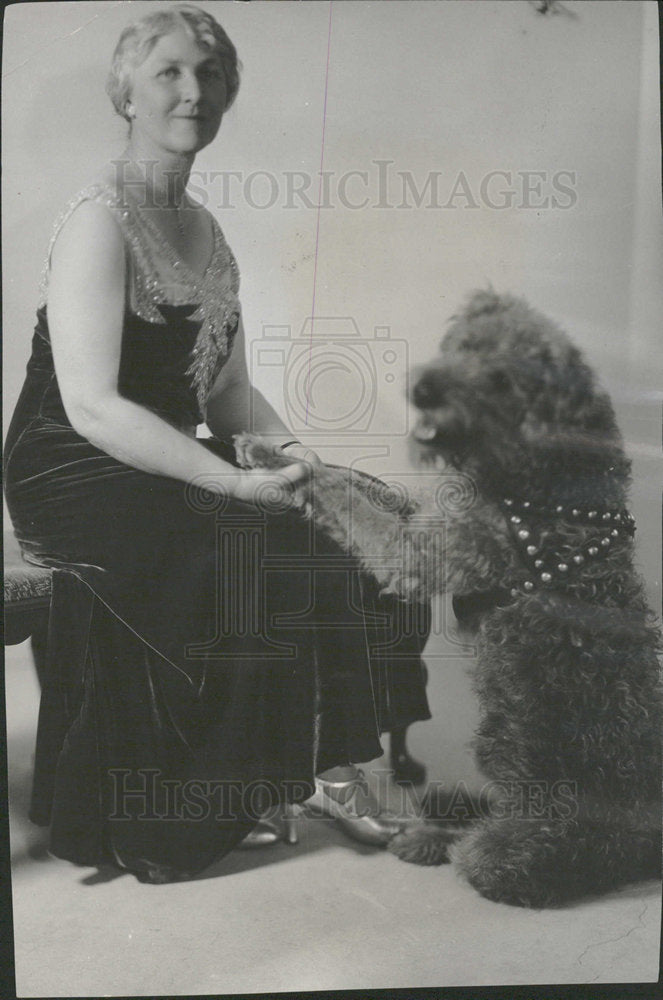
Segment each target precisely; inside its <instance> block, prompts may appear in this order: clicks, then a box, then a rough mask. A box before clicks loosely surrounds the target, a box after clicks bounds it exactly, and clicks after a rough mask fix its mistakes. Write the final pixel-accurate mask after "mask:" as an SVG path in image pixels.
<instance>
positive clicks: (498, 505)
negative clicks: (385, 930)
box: [390, 292, 662, 907]
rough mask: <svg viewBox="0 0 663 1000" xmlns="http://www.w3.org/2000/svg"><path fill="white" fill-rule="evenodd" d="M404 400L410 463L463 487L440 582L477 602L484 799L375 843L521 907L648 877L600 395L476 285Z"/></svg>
mask: <svg viewBox="0 0 663 1000" xmlns="http://www.w3.org/2000/svg"><path fill="white" fill-rule="evenodd" d="M412 399H413V402H414V404H415V406H416V407H417V408H418V409H419V410H420V421H419V424H418V426H417V429H416V431H415V438H416V439H417V447H418V450H419V452H420V458H421V459H422V461H423V462H433V461H434V460H436V457H437V456H440V455H442V456H444V458H445V459H446V460H447V461H448V462H449V463H451V464H452V465H453V467H455V468H456V469H458V470H462V472H463V473H465V474H468V475H470V476H471V477H472V478H473V480H474V482H475V483H476V487H477V501H476V503H475V504H474V505H473V506H472V507H471V508H470V509H469V510H467V511H466V512H465V513H461V514H460V515H459V516H457V517H455V518H451V519H449V522H448V535H447V549H446V563H447V569H446V581H445V585H446V587H447V588H449V589H451V590H453V592H454V593H455V594H456V595H457V596H458V598H460V601H459V603H460V605H461V606H465V607H471V606H472V602H473V600H474V601H475V604H476V606H477V607H482V611H481V612H480V614H479V615H478V617H479V621H480V624H479V631H478V637H477V642H478V662H477V671H476V689H477V692H478V696H479V699H480V709H481V722H480V725H479V728H478V733H477V736H476V743H475V746H476V755H477V759H478V762H479V765H480V766H481V768H482V770H483V772H484V773H485V775H486V776H487V777H488V778H489V779H492V782H491V784H493V786H494V788H495V789H496V790H497V791H498V792H499V795H498V796H497V799H496V801H495V802H493V804H492V809H491V810H490V811H489V814H488V815H486V816H484V817H483V818H481V819H480V820H479V821H478V822H476V823H474V824H472V825H471V826H470V828H469V830H467V831H465V832H459V831H456V832H453V831H449V830H447V829H445V828H444V827H443V826H437V825H433V824H423V825H421V826H419V827H415V828H410V829H407V830H405V831H404V832H403V833H401V834H399V835H398V836H397V837H396V838H395V839H394V840H393V841H392V842H391V844H390V850H392V851H393V852H394V853H395V854H397V855H398V856H399V857H401V858H403V859H405V860H408V861H413V862H418V863H421V864H439V863H441V862H443V861H447V860H452V861H454V862H455V864H456V866H457V868H458V869H459V870H460V871H461V872H462V873H463V875H465V876H466V877H467V879H468V880H469V881H470V883H471V884H472V885H473V886H475V887H476V888H477V889H478V890H479V892H481V893H482V894H483V895H484V896H487V897H488V898H490V899H493V900H500V901H503V902H507V903H513V904H519V905H523V906H537V907H538V906H550V905H560V904H562V903H564V902H567V901H569V900H570V899H572V898H574V897H578V896H581V895H583V894H586V893H591V892H597V891H605V890H608V889H612V888H616V887H618V886H620V885H623V884H625V883H627V882H629V881H634V880H638V879H642V878H649V877H655V876H657V875H659V874H660V870H661V721H662V712H661V693H660V686H659V685H660V674H659V663H658V659H657V652H658V650H659V636H658V632H657V630H656V628H655V627H654V625H653V623H652V616H651V614H650V612H648V609H647V606H646V602H645V597H644V594H643V588H642V584H641V582H640V580H639V578H638V576H637V575H636V573H635V571H634V568H633V532H634V525H633V521H632V519H631V517H630V515H629V514H628V512H627V510H626V505H627V489H628V482H629V471H630V467H629V462H628V460H627V458H626V456H625V454H624V451H623V448H622V444H621V440H620V435H619V432H618V429H617V426H616V423H615V418H614V414H613V410H612V406H611V403H610V401H609V399H608V397H607V395H606V394H605V393H604V392H602V391H601V390H600V389H599V388H597V386H596V383H595V381H594V378H593V375H592V372H591V371H590V369H589V368H588V366H587V365H586V364H585V363H584V361H583V359H582V356H581V354H580V352H579V351H578V350H577V348H576V347H574V346H573V344H572V343H571V342H570V341H569V339H568V338H567V337H566V336H565V335H564V334H563V333H562V332H561V331H560V330H558V329H557V328H556V327H555V325H554V324H553V323H551V322H549V321H548V320H547V319H546V318H545V317H543V316H541V315H540V314H538V313H536V312H534V311H533V310H532V309H530V307H529V306H528V305H527V304H526V303H525V302H523V301H522V300H519V299H516V298H511V297H508V296H504V297H500V296H498V295H496V294H493V293H492V292H479V293H475V294H474V296H473V297H472V298H471V299H470V301H469V303H468V304H467V306H466V308H465V310H464V311H463V312H462V313H461V314H460V315H459V316H457V317H455V318H454V320H453V321H452V323H451V326H450V329H449V331H448V333H447V335H446V337H445V339H444V340H443V342H442V345H441V353H440V354H439V356H438V357H437V358H435V359H434V360H433V361H432V362H431V364H429V365H428V366H427V367H426V368H424V369H423V370H422V371H421V372H420V373H419V374H418V377H417V379H416V383H415V384H414V388H413V392H412ZM438 460H439V459H438ZM473 595H479V598H480V599H479V600H475V599H474V597H473Z"/></svg>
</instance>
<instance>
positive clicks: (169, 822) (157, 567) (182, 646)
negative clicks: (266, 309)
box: [5, 5, 429, 882]
mask: <svg viewBox="0 0 663 1000" xmlns="http://www.w3.org/2000/svg"><path fill="white" fill-rule="evenodd" d="M238 84H239V78H238V69H237V57H236V53H235V49H234V47H233V45H232V43H231V42H230V40H229V39H228V37H227V35H226V34H225V32H224V31H223V29H222V28H221V27H220V26H219V25H218V24H217V22H216V21H215V20H214V19H213V18H212V17H211V16H210V15H209V14H207V13H205V12H203V11H200V10H198V9H197V8H195V7H192V6H190V5H177V6H175V7H172V8H169V9H168V10H167V11H165V12H164V13H158V14H155V15H149V16H147V17H145V18H143V19H142V20H141V21H139V22H138V23H137V24H136V25H134V26H132V27H130V28H128V29H127V30H126V31H125V32H124V33H123V35H122V36H121V38H120V41H119V43H118V47H117V49H116V52H115V56H114V59H113V65H112V70H111V74H110V78H109V87H108V89H109V94H110V96H111V98H112V100H113V103H114V105H115V108H116V110H117V111H118V112H119V113H120V114H121V115H122V116H123V117H124V118H126V120H127V121H128V122H129V126H130V137H129V143H128V146H127V148H126V150H125V152H124V154H123V155H122V156H121V157H120V158H119V159H118V160H115V161H113V162H112V163H111V164H110V165H109V166H108V167H107V168H106V169H105V170H104V172H103V173H102V174H101V175H100V177H99V179H98V181H97V182H96V183H95V184H93V185H91V186H89V187H87V188H85V189H84V190H83V191H82V192H80V193H79V194H78V195H77V196H76V198H75V199H73V201H72V202H71V203H70V205H69V206H68V208H67V210H66V211H65V213H64V215H63V217H62V218H61V219H60V220H59V222H58V224H57V225H56V228H55V233H54V236H53V240H52V242H51V247H50V250H49V255H48V262H47V272H46V278H45V283H44V289H43V296H42V302H41V305H40V309H39V312H38V324H37V327H36V330H35V335H34V339H33V350H32V356H31V359H30V362H29V364H28V375H27V379H26V383H25V385H24V388H23V392H22V394H21V398H20V400H19V403H18V405H17V409H16V413H15V415H14V419H13V421H12V424H11V427H10V430H9V434H8V439H7V442H6V448H5V484H6V493H7V500H8V504H9V508H10V512H11V516H12V521H13V523H14V526H15V530H16V533H17V536H18V539H19V542H20V544H21V546H22V549H23V552H24V554H25V556H26V558H28V560H30V561H32V562H36V563H38V564H41V565H45V566H50V567H53V569H54V571H55V572H54V574H53V581H54V582H53V587H54V590H53V604H52V614H51V634H50V651H49V656H50V661H49V677H48V682H47V683H46V685H45V688H44V691H43V695H42V705H41V710H40V721H39V732H38V741H37V761H36V771H35V786H34V790H33V806H32V818H33V819H34V820H35V821H36V822H42V823H48V822H50V823H51V850H52V852H53V853H55V854H56V855H58V856H60V857H63V858H68V859H70V860H73V861H76V862H79V863H83V864H99V863H101V862H107V861H112V862H114V863H115V864H117V865H119V866H120V867H122V868H125V869H128V870H130V871H133V872H134V873H135V874H136V875H137V877H138V878H140V879H141V880H143V881H153V882H163V881H169V880H171V879H176V878H182V877H187V876H188V875H190V874H191V873H193V872H196V871H200V870H201V869H203V868H204V867H206V866H207V865H208V864H210V863H211V861H213V860H215V859H216V858H219V857H221V856H222V855H223V854H225V853H226V852H227V851H229V850H231V849H232V848H233V847H235V846H237V845H238V844H239V843H240V841H242V840H243V838H246V837H247V835H249V836H251V833H252V831H253V829H254V828H255V827H256V824H257V822H258V818H259V816H260V814H261V811H262V810H264V809H265V807H266V806H269V805H273V804H274V802H275V801H277V800H280V801H286V802H294V801H302V800H304V799H307V798H309V797H310V796H311V794H312V793H314V794H313V800H314V801H315V803H316V804H317V805H319V806H320V807H321V809H322V811H323V812H324V813H328V814H333V815H335V816H336V817H337V818H339V819H340V820H341V821H342V823H343V824H344V826H345V828H346V830H347V831H348V832H349V833H351V834H352V835H353V836H355V837H357V838H359V839H362V840H367V841H368V842H371V843H385V842H386V841H387V840H388V839H389V837H391V836H392V835H393V833H394V832H396V831H397V829H398V828H399V824H398V823H397V822H396V821H395V819H394V818H393V817H389V816H388V815H386V814H383V813H380V811H379V808H378V806H377V803H376V802H375V801H374V800H373V799H372V797H371V796H370V794H368V792H367V791H366V790H365V789H363V790H362V788H361V784H362V782H361V778H362V774H361V772H360V771H359V770H358V769H357V768H356V766H355V764H354V762H355V761H362V760H370V759H373V758H374V757H376V756H379V755H380V753H381V747H380V744H379V734H380V731H381V730H383V729H386V728H389V727H390V726H392V725H396V724H397V725H405V724H408V723H410V722H412V721H414V720H415V719H421V718H428V717H429V714H428V709H427V705H426V701H425V695H424V693H423V688H422V681H421V669H420V663H419V659H418V654H419V652H420V645H421V642H420V641H419V640H417V639H416V637H415V647H416V648H414V647H413V646H412V636H410V638H409V640H408V637H405V639H404V640H403V642H402V649H401V655H403V651H405V655H409V656H410V661H409V662H410V664H412V663H415V665H416V666H415V670H414V672H413V673H410V674H407V677H408V682H407V683H406V684H403V683H402V678H403V672H402V671H401V673H400V678H401V685H400V688H399V686H398V684H394V677H395V674H394V677H392V676H391V673H392V671H391V669H390V660H389V658H388V657H386V656H385V655H384V654H383V656H382V659H381V660H379V661H378V660H376V659H375V658H374V661H373V663H371V662H370V661H369V657H368V652H367V649H368V645H369V644H371V643H373V644H375V642H376V640H378V641H379V640H380V638H382V645H383V648H385V649H386V648H388V645H389V643H388V642H387V643H386V644H385V641H384V640H385V636H384V635H382V636H381V634H380V632H381V630H382V632H384V631H385V624H384V623H385V621H386V619H385V616H384V611H385V607H386V605H385V604H384V603H382V604H380V601H379V600H378V599H377V597H376V595H375V593H374V592H373V591H372V585H371V584H370V582H369V581H368V580H366V579H365V578H362V579H359V576H358V574H357V573H356V572H355V571H354V567H351V566H350V565H349V561H348V560H347V559H344V558H343V554H342V553H340V552H338V551H337V550H335V549H334V547H333V545H332V544H331V543H329V542H326V541H325V540H324V539H322V538H321V537H319V536H317V535H314V534H313V532H312V528H311V525H310V523H309V522H306V521H305V520H304V519H303V518H302V517H301V516H300V514H298V513H297V511H296V510H294V509H293V508H292V505H291V498H292V493H293V490H294V489H295V487H297V488H298V489H302V488H306V486H307V483H308V481H309V479H310V477H311V475H313V474H314V468H315V466H316V464H317V463H319V461H320V460H319V458H318V457H317V456H316V455H315V454H313V453H312V452H311V451H309V450H308V449H306V448H303V447H302V445H300V444H299V442H296V441H294V440H293V435H292V433H291V431H290V430H289V429H288V427H287V426H286V425H285V424H284V423H283V421H282V420H281V419H280V418H279V417H278V415H277V414H276V413H275V411H274V410H273V409H272V407H271V406H270V405H269V403H268V402H267V401H266V400H265V399H264V397H263V396H262V395H261V394H260V393H259V392H257V391H256V390H255V389H254V388H252V387H251V386H250V384H249V380H248V375H247V369H246V362H245V348H244V331H243V328H242V321H241V311H240V306H239V301H238V298H237V292H238V285H239V276H238V271H237V266H236V264H235V260H234V258H233V255H232V253H231V251H230V249H229V248H228V246H227V244H226V242H225V239H224V237H223V234H222V233H221V230H220V229H219V227H218V224H217V223H216V221H215V220H214V219H213V218H212V216H211V215H209V213H208V212H207V211H206V210H204V209H203V208H202V207H200V206H197V205H195V203H194V202H192V201H191V199H190V198H189V196H188V195H187V193H186V185H187V180H188V177H189V173H190V170H191V167H192V164H193V162H194V158H195V155H196V153H197V152H198V151H199V150H201V149H203V148H204V147H205V146H207V145H208V144H209V143H210V142H211V141H212V140H213V139H214V137H215V135H216V133H217V131H218V129H219V126H220V124H221V120H222V117H223V114H224V112H225V111H226V110H227V108H228V107H229V106H230V104H231V103H232V101H233V100H234V98H235V95H236V93H237V88H238ZM203 421H205V422H206V423H207V425H208V427H209V429H210V430H211V432H212V434H213V438H212V439H211V440H210V441H201V440H197V439H196V437H195V434H196V426H197V425H198V424H200V423H202V422H203ZM249 427H250V428H251V429H252V430H253V431H254V432H256V433H260V434H262V435H265V436H268V437H270V438H272V439H273V440H274V441H276V442H280V443H281V447H282V448H284V449H287V450H288V453H289V454H292V456H293V464H292V465H291V466H289V467H287V468H286V469H285V470H283V471H282V472H280V473H279V474H278V475H277V474H273V473H266V472H258V471H245V470H240V469H238V468H237V467H236V466H235V465H234V464H233V458H232V448H229V447H228V446H227V445H224V443H223V442H224V440H225V441H227V440H229V439H230V438H231V436H232V435H233V434H234V433H237V432H239V431H242V430H245V429H247V428H249ZM313 557H315V559H314V558H313ZM357 591H358V593H357ZM362 606H363V607H364V609H365V610H364V612H363V613H362V612H361V607H362ZM357 607H359V609H360V610H359V611H358V610H357ZM367 608H368V609H372V610H373V612H375V613H374V614H373V615H372V617H371V616H368V617H367V615H366V609H367ZM376 613H377V616H376ZM380 613H381V614H382V618H380V617H379V614H380ZM381 623H382V624H381ZM392 646H393V643H392ZM396 652H398V649H396ZM389 655H390V656H391V653H390V654H389ZM376 681H377V683H376ZM361 813H365V814H366V815H361ZM253 836H254V839H255V841H256V842H265V840H269V839H273V837H274V836H275V834H274V833H273V831H270V830H269V829H265V828H264V827H263V829H260V830H258V833H257V835H256V834H255V832H254V833H253ZM291 839H293V834H292V832H291Z"/></svg>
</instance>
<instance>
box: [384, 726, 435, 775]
mask: <svg viewBox="0 0 663 1000" xmlns="http://www.w3.org/2000/svg"><path fill="white" fill-rule="evenodd" d="M407 730H408V727H407V726H399V727H397V728H396V729H392V731H391V734H390V742H389V754H390V759H391V767H392V770H393V772H394V781H396V782H398V784H399V785H400V784H403V785H422V784H423V783H424V781H425V780H426V767H425V765H424V764H422V763H421V762H420V761H418V760H415V759H414V757H411V756H410V752H409V750H408V748H407V742H406V741H407Z"/></svg>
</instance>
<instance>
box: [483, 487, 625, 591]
mask: <svg viewBox="0 0 663 1000" xmlns="http://www.w3.org/2000/svg"><path fill="white" fill-rule="evenodd" d="M499 506H500V509H501V511H502V513H503V515H504V517H505V519H506V523H507V526H508V529H509V533H510V535H511V537H512V538H513V541H514V544H515V548H516V551H517V552H518V554H519V556H520V559H521V562H522V563H523V564H524V565H525V566H526V567H527V570H528V577H527V579H525V580H524V581H519V582H518V584H517V585H514V586H513V587H511V588H510V594H511V597H513V598H515V597H517V596H518V595H519V594H520V593H525V594H531V593H532V592H533V591H535V590H539V589H547V588H552V589H560V588H563V587H564V585H565V584H566V583H567V582H570V581H571V579H572V578H573V577H574V575H575V573H576V572H577V571H578V570H580V568H581V567H582V566H583V565H585V564H587V563H589V562H595V561H597V560H599V559H601V558H605V557H606V556H607V555H608V554H609V553H610V552H611V551H612V549H613V547H614V546H615V545H616V544H618V542H619V541H620V539H621V540H623V539H626V538H631V537H632V536H633V534H634V532H635V521H634V519H633V517H632V516H631V515H630V514H629V512H628V511H627V510H625V509H622V510H616V509H613V508H605V507H604V508H601V507H599V506H594V507H591V508H590V507H581V506H577V507H576V506H564V505H562V504H556V505H554V506H547V505H543V504H536V503H533V502H531V501H529V500H522V499H514V498H512V497H505V498H503V499H501V500H500V501H499ZM560 521H561V522H564V523H565V524H567V525H578V526H580V527H582V528H583V529H585V530H584V531H583V539H582V542H581V543H580V544H579V545H577V546H576V547H574V548H571V547H570V546H569V545H568V543H567V542H564V543H563V542H562V539H561V538H560V533H559V530H558V528H557V525H558V524H559V522H560Z"/></svg>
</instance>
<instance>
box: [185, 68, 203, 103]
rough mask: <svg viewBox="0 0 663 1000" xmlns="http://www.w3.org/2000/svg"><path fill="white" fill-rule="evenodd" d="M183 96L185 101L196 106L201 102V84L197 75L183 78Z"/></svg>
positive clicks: (187, 75) (188, 74)
mask: <svg viewBox="0 0 663 1000" xmlns="http://www.w3.org/2000/svg"><path fill="white" fill-rule="evenodd" d="M181 95H182V100H183V101H188V102H189V103H191V104H196V103H197V102H198V101H199V100H200V82H199V80H198V77H197V76H196V74H195V73H186V74H184V75H183V76H182V84H181Z"/></svg>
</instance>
